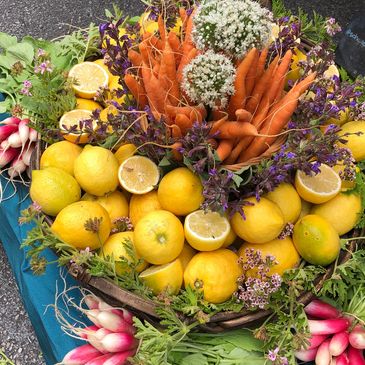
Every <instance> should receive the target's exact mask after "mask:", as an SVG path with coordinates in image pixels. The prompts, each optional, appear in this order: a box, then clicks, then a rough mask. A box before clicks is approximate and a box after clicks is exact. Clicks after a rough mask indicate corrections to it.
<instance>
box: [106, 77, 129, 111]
mask: <svg viewBox="0 0 365 365" xmlns="http://www.w3.org/2000/svg"><path fill="white" fill-rule="evenodd" d="M118 89H123V86H122V85H120V84H119V76H114V75H112V76H111V78H110V80H109V90H110V91H109V93H108V95H107V99H108V100H114V101H116V102H118V103H119V104H122V103H124V101H125V99H126V95H122V96H121V97H119V98H118V96H117V90H118Z"/></svg>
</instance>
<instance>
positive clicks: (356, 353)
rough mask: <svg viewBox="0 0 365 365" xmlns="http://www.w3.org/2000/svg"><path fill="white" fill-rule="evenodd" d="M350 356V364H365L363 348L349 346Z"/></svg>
mask: <svg viewBox="0 0 365 365" xmlns="http://www.w3.org/2000/svg"><path fill="white" fill-rule="evenodd" d="M348 357H349V364H350V365H365V360H364V356H363V353H362V350H359V349H355V348H354V347H352V346H349V350H348Z"/></svg>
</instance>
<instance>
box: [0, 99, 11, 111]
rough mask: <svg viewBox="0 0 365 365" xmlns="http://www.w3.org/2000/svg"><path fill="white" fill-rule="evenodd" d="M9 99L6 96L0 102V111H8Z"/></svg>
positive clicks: (9, 106)
mask: <svg viewBox="0 0 365 365" xmlns="http://www.w3.org/2000/svg"><path fill="white" fill-rule="evenodd" d="M11 105H12V103H11V99H10V98H6V99H5V100H4V101H1V102H0V113H6V112H9V111H10V108H11Z"/></svg>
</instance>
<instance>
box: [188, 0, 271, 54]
mask: <svg viewBox="0 0 365 365" xmlns="http://www.w3.org/2000/svg"><path fill="white" fill-rule="evenodd" d="M272 27H273V23H272V14H271V13H270V11H269V10H267V9H265V8H262V7H261V6H260V5H259V3H258V2H256V1H253V0H205V1H203V2H202V3H201V5H200V6H199V7H198V10H197V13H196V14H195V16H194V29H193V40H194V42H195V44H196V46H197V48H198V49H201V50H204V49H213V50H215V51H216V52H220V51H222V52H226V53H229V54H230V55H232V56H234V57H236V58H241V57H243V56H244V55H245V54H246V52H247V50H249V49H250V48H253V47H257V48H262V46H264V45H266V44H268V42H269V40H270V37H271V31H272Z"/></svg>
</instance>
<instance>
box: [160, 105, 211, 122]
mask: <svg viewBox="0 0 365 365" xmlns="http://www.w3.org/2000/svg"><path fill="white" fill-rule="evenodd" d="M192 112H194V114H195V115H197V114H200V117H199V116H196V118H198V119H199V120H200V119H201V120H203V119H205V118H206V116H207V112H206V109H205V107H204V106H203V105H198V106H173V105H166V114H167V115H169V116H170V117H172V118H175V117H176V115H177V114H184V115H186V116H187V117H188V118H190V114H191V113H192Z"/></svg>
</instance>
